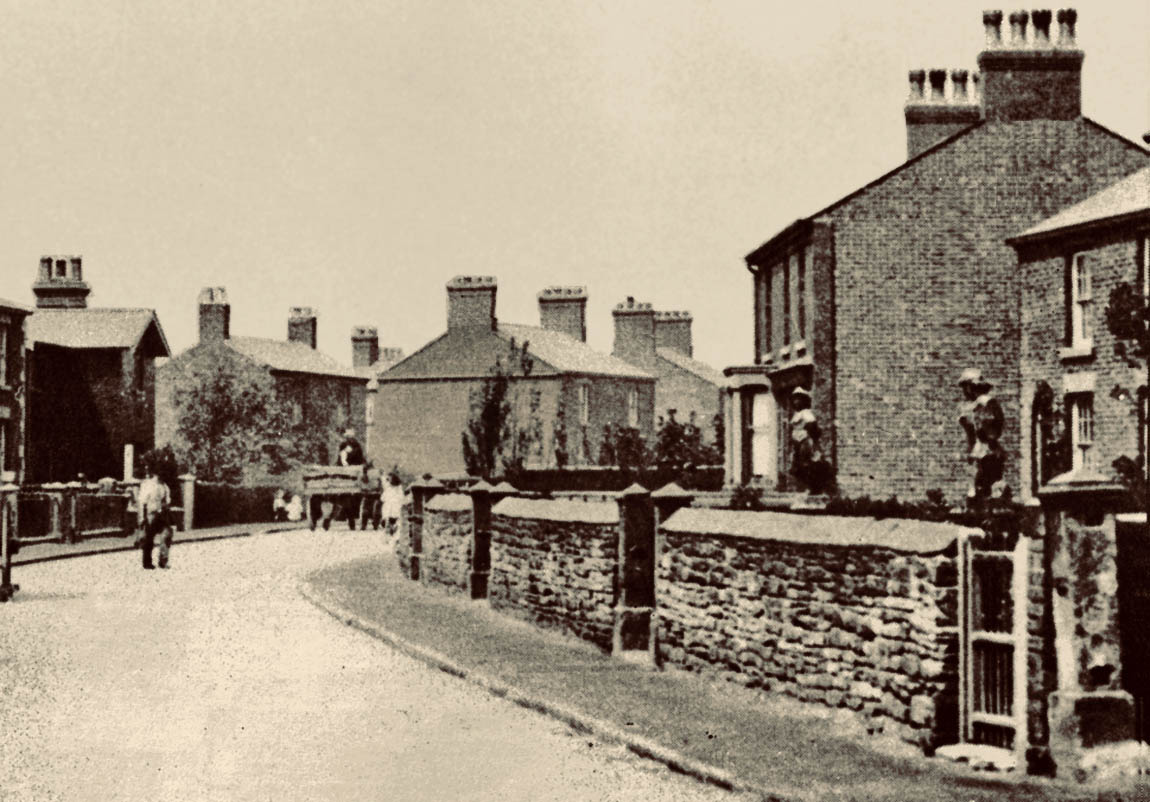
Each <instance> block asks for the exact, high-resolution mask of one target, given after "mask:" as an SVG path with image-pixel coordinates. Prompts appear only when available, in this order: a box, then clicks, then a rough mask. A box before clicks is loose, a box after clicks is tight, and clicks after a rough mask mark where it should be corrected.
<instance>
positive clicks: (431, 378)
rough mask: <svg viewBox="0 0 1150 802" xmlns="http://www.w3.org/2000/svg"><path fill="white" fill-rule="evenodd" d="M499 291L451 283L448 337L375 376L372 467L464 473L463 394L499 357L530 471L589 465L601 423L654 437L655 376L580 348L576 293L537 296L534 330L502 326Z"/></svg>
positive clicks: (472, 281) (469, 281) (473, 280)
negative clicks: (509, 376)
mask: <svg viewBox="0 0 1150 802" xmlns="http://www.w3.org/2000/svg"><path fill="white" fill-rule="evenodd" d="M496 291H497V283H496V281H495V279H494V278H491V277H486V276H458V277H456V278H454V279H452V280H451V281H449V282H448V284H447V330H446V331H445V332H444V333H443V334H442V335H441V336H439V337H437V338H436V339H434V340H432V341H431V342H430V343H428V344H427V345H425V346H423V347H422V348H420V349H419V350H418V351H416V352H415V353H413V354H411V355H410V356H408V357H407V358H406V359H403V360H401V361H400V362H399V363H397V364H396V365H394V366H393V367H391V368H390V369H388V370H386V371H384V372H383V373H380V374H379V376H378V379H377V381H378V389H377V391H376V395H377V397H376V399H375V401H374V404H373V408H374V424H373V426H372V428H371V432H370V435H369V438H368V447H367V452H368V455H369V457H370V458H371V459H372V460H373V461H375V462H376V464H379V465H384V466H388V467H390V466H392V465H398V466H400V467H401V468H402V469H404V470H406V471H409V472H412V473H424V472H431V473H459V472H462V471H464V470H465V466H464V462H463V451H462V434H463V431H464V429H465V428H466V426H467V420H468V415H469V409H470V402H469V397H470V393H471V391H472V390H473V389H475V388H478V387H480V386H481V383H482V381H483V379H484V377H485V376H487V375H488V374H489V371H490V370H491V368H492V367H493V366H494V365H495V363H496V360H502V362H503V364H505V365H507V364H508V360H509V358H510V359H511V360H512V361H513V362H514V364H513V365H512V367H514V368H515V373H516V375H515V376H514V378H513V380H512V387H513V389H512V393H511V395H512V401H513V404H514V408H515V417H516V420H517V421H518V423H519V425H520V426H521V427H522V428H523V429H524V430H528V431H530V432H531V433H532V434H531V435H530V437H529V438H528V440H529V445H528V452H527V454H526V455H525V460H526V464H528V465H529V466H539V467H550V466H554V465H557V464H558V463H559V462H561V461H563V462H565V464H567V465H581V464H594V463H595V462H596V460H597V457H598V454H599V449H600V445H601V441H602V433H603V430H604V427H605V426H606V425H607V424H611V425H612V426H613V427H620V426H625V427H630V428H635V429H638V431H639V432H640V434H641V435H642V436H643V437H645V438H650V437H651V435H652V433H653V430H654V403H655V386H654V385H655V380H654V377H653V376H652V375H651V374H650V373H648V372H647V371H644V370H641V369H639V368H637V367H635V366H634V365H632V364H629V363H628V362H625V361H623V360H622V359H619V358H618V357H616V356H611V355H608V354H602V353H599V352H597V351H595V350H593V349H592V348H590V347H588V346H587V344H586V342H585V339H586V317H585V311H586V303H587V294H586V291H585V290H584V289H583V288H582V287H557V288H548V289H545V290H544V291H543V292H541V293H540V294H539V318H540V323H541V325H540V326H524V325H517V324H509V323H503V322H501V321H499V320H498V319H497V318H496V316H495V300H496ZM512 346H514V347H515V348H517V349H522V348H524V347H526V354H525V357H524V356H522V355H519V356H514V357H512V356H511V349H512ZM557 452H558V454H557Z"/></svg>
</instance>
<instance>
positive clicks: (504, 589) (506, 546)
mask: <svg viewBox="0 0 1150 802" xmlns="http://www.w3.org/2000/svg"><path fill="white" fill-rule="evenodd" d="M618 538H619V511H618V505H617V504H616V503H614V502H583V501H556V500H529V499H521V498H507V499H504V500H503V501H500V502H499V503H498V504H496V505H495V507H494V508H493V509H492V515H491V577H490V580H489V585H488V600H489V603H490V605H491V607H492V608H493V609H496V610H499V611H501V612H504V613H508V614H510V615H514V616H515V617H517V618H522V619H525V620H528V621H532V622H534V623H537V624H540V625H542V626H546V627H549V628H553V629H558V630H561V631H564V632H568V633H570V634H573V635H576V636H578V637H580V638H582V639H584V640H587V641H590V642H592V643H594V644H596V645H598V646H600V647H602V648H605V649H609V648H610V646H611V634H612V629H613V626H614V605H615V596H616V587H615V567H616V563H617V560H618V556H617V555H618Z"/></svg>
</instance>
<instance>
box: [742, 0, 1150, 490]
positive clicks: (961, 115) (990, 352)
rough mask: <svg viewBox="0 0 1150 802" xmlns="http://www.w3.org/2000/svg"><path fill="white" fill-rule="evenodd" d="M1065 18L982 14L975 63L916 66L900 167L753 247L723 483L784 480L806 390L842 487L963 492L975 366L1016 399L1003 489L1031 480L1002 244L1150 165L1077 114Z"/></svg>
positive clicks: (1008, 417) (1015, 303) (1011, 404)
mask: <svg viewBox="0 0 1150 802" xmlns="http://www.w3.org/2000/svg"><path fill="white" fill-rule="evenodd" d="M1054 20H1055V16H1054V15H1053V14H1052V13H1051V12H1050V11H1036V12H1034V14H1033V16H1031V15H1029V14H1027V13H1026V12H1015V13H1013V14H1011V15H1010V17H1009V25H1010V27H1009V31H1008V33H1007V34H1006V36H1005V37H1004V35H1003V27H1002V26H1003V22H1004V17H1003V14H1002V12H987V13H986V14H984V16H983V22H984V25H985V30H986V40H987V45H986V48H985V50H983V52H982V53H981V54H980V55H979V56H978V65H979V70H980V73H979V74H976V75H973V76H971V75H969V74H968V72H967V71H966V70H961V69H956V70H951V71H950V72H949V73H948V72H947V71H946V70H941V69H932V70H930V71H929V73H928V72H926V71H923V70H915V71H912V72H911V73H910V98H909V100H908V101H907V103H906V106H905V110H904V112H905V118H906V135H907V159H906V161H905V162H904V163H902V164H901V165H899V166H898V167H895V168H894V169H893V170H891V171H890V172H888V173H886V174H885V175H882V176H879V177H878V178H876V179H875V180H874V181H872V182H870V183H869V184H867V185H865V186H863V187H859V188H858V189H857V190H855V191H854V192H852V193H850V194H848V195H846V196H845V197H842V198H839V199H838V200H835V201H834V202H832V203H830V204H829V205H828V206H826V207H824V208H822V209H820V210H818V211H816V212H815V213H813V214H810V215H807V216H804V217H801V218H799V219H798V220H796V221H795V222H794V223H792V224H790V225H789V226H787V227H786V228H784V229H783V230H782V231H780V232H778V233H776V234H775V235H774V236H772V237H770V238H769V239H768V240H767V241H766V242H764V243H763V244H762V245H760V246H759V247H757V248H755V249H754V250H753V251H751V252H750V253H749V254H748V255H747V256H746V266H747V269H748V270H749V271H750V273H751V276H752V288H753V290H752V291H753V293H754V308H755V341H754V362H753V363H752V364H749V365H738V366H732V367H729V368H727V369H726V370H725V373H726V374H727V376H728V378H729V380H730V382H731V385H732V386H731V389H730V390H729V392H730V393H731V398H730V400H731V403H730V404H728V410H729V411H728V413H727V416H728V417H727V425H726V432H727V448H726V452H727V465H726V476H727V480H728V483H730V484H741V483H744V482H749V483H758V484H761V485H764V486H768V487H774V486H776V485H779V484H786V483H787V481H788V475H789V472H790V470H791V466H792V461H793V450H794V443H793V441H792V440H791V438H790V436H789V423H790V419H791V413H792V409H791V406H790V405H791V399H792V394H793V390H794V389H795V388H797V387H802V388H804V389H806V390H808V391H809V392H810V395H811V408H812V410H813V412H814V415H815V417H816V418H817V420H818V422H819V426H820V428H821V433H822V439H821V443H820V446H821V450H822V452H823V453H824V454H825V455H826V457H827V459H828V460H830V463H831V465H832V467H833V469H834V472H835V475H836V478H837V484H838V487H839V488H840V489H841V491H842V492H844V493H845V494H847V495H863V494H866V495H871V496H882V497H887V496H890V495H892V494H897V495H898V496H899V497H900V498H902V499H904V500H906V499H921V498H923V497H924V495H925V494H926V493H927V491H929V490H931V489H935V488H937V489H940V490H941V491H943V493H944V494H945V496H946V497H947V498H949V499H950V500H951V501H952V502H953V501H957V500H959V499H961V498H962V497H963V496H964V495H965V493H966V490H967V486H968V481H969V480H968V478H967V476H966V466H965V462H964V460H963V459H962V451H963V435H962V432H961V430H960V429H959V426H958V423H957V417H958V412H957V407H958V405H959V403H960V401H961V395H960V393H959V389H958V386H957V382H958V379H959V376H960V375H961V373H962V371H963V370H964V369H966V368H977V369H978V370H980V371H981V373H982V375H983V376H984V377H985V378H986V379H988V380H989V381H990V382H991V383H992V385H993V393H994V394H995V396H996V397H997V398H998V399H999V401H1000V403H1001V405H1002V408H1003V412H1004V416H1005V430H1004V435H1003V439H1002V445H1003V447H1004V448H1005V450H1006V453H1007V454H1008V459H1007V465H1006V481H1007V483H1008V484H1009V485H1011V486H1012V488H1014V490H1015V492H1016V493H1017V492H1018V490H1020V489H1021V490H1022V491H1023V492H1024V493H1025V492H1026V491H1027V488H1028V484H1027V483H1025V482H1023V481H1022V477H1023V465H1022V459H1021V455H1022V451H1023V448H1022V440H1021V436H1020V431H1021V430H1022V428H1023V425H1022V417H1023V416H1022V415H1021V413H1020V401H1019V398H1020V393H1019V390H1020V359H1019V357H1020V342H1021V330H1022V319H1021V311H1020V307H1019V298H1020V293H1021V290H1022V279H1021V278H1020V275H1019V271H1018V262H1017V259H1016V257H1015V253H1014V251H1013V249H1012V248H1011V246H1010V245H1009V244H1007V242H1006V240H1007V238H1009V237H1012V236H1014V235H1016V234H1018V233H1019V232H1022V231H1025V230H1026V229H1028V228H1029V227H1030V226H1034V225H1036V224H1038V223H1039V222H1040V221H1042V220H1044V219H1046V218H1048V217H1051V216H1052V215H1054V214H1056V213H1058V212H1059V211H1061V210H1063V209H1065V208H1067V207H1068V206H1071V205H1072V204H1075V203H1077V202H1079V201H1082V200H1083V199H1085V198H1087V197H1089V196H1090V195H1092V194H1094V193H1096V192H1098V191H1099V190H1102V189H1103V188H1105V187H1107V186H1110V185H1111V184H1114V183H1116V182H1117V181H1120V180H1121V179H1123V178H1125V177H1126V176H1129V175H1131V174H1133V173H1135V172H1137V171H1138V170H1140V169H1142V168H1144V167H1146V166H1147V165H1148V164H1150V153H1148V152H1147V151H1146V150H1145V149H1144V148H1142V147H1141V146H1140V145H1138V144H1136V143H1134V142H1132V141H1129V140H1127V139H1125V138H1123V137H1122V136H1119V135H1118V134H1116V133H1114V132H1113V131H1111V130H1109V129H1108V128H1106V127H1105V126H1103V125H1101V124H1099V123H1098V122H1095V121H1094V120H1091V119H1089V118H1087V117H1085V116H1083V114H1082V80H1081V79H1082V66H1083V60H1084V54H1083V52H1082V51H1081V50H1080V49H1079V48H1078V46H1077V42H1076V39H1075V27H1076V23H1077V15H1076V14H1075V12H1074V11H1072V10H1063V11H1059V12H1058V14H1057V23H1058V31H1057V34H1056V35H1053V34H1052V32H1051V24H1052V22H1053V21H1054ZM1031 23H1033V24H1032V25H1031ZM980 86H981V88H979V87H980ZM858 124H863V123H862V121H858ZM844 158H845V154H844ZM1057 282H1058V283H1057V286H1058V287H1060V286H1061V283H1060V282H1061V279H1057Z"/></svg>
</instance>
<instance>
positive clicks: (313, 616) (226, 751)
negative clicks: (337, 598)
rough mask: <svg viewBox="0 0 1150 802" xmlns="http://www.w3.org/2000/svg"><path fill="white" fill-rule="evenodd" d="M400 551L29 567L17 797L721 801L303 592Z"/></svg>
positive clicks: (10, 684)
mask: <svg viewBox="0 0 1150 802" xmlns="http://www.w3.org/2000/svg"><path fill="white" fill-rule="evenodd" d="M386 548H388V545H387V544H386V542H385V539H384V538H383V537H382V536H381V535H379V534H377V533H374V532H372V533H359V532H356V533H350V532H346V531H343V532H332V533H326V534H325V533H318V534H317V533H308V532H291V533H280V534H268V535H256V536H253V537H250V538H243V539H238V540H225V541H215V542H209V543H197V544H187V545H184V546H177V547H176V549H174V551H173V561H174V567H173V569H172V570H170V571H160V570H156V571H144V570H142V569H141V568H140V567H139V556H138V553H137V552H130V553H117V554H106V555H100V556H94V557H85V558H80V559H74V560H64V561H59V562H51V563H43V564H38V565H30V566H22V567H19V568H18V572H17V575H16V576H15V580H16V581H17V582H18V583H19V584H20V585H21V588H22V589H21V591H20V592H19V593H17V595H16V598H15V600H14V602H12V603H9V604H5V605H0V767H2V772H3V773H2V775H0V776H2V779H0V799H3V800H22V799H27V800H37V802H39V800H54V799H60V800H71V799H75V800H97V799H98V800H149V802H151V801H152V800H197V801H198V800H213V801H214V800H221V801H222V800H228V801H229V802H230V801H231V800H277V801H279V800H325V799H331V800H499V802H515V801H516V800H524V802H526V800H726V802H730V800H731V799H733V795H731V794H729V793H727V792H725V791H722V790H721V789H718V788H714V787H710V786H705V785H702V784H700V783H698V782H696V781H694V780H692V779H690V778H687V777H683V776H681V775H676V774H673V773H671V772H670V771H668V770H667V769H666V768H664V767H663V766H661V765H659V764H655V763H652V762H648V761H644V760H642V759H640V758H637V757H634V756H633V755H631V754H630V753H628V752H627V751H626V750H624V749H623V748H622V747H619V746H614V745H610V744H604V743H601V742H597V741H594V740H591V739H589V738H588V737H586V736H583V735H579V734H577V733H574V732H573V731H571V730H569V729H568V728H566V727H564V726H563V725H561V724H559V723H557V722H555V721H553V720H551V719H549V718H546V717H544V716H542V715H540V714H538V713H534V712H531V711H528V710H525V709H522V708H519V707H516V706H514V705H513V704H511V703H509V702H507V701H506V700H503V699H499V698H496V697H492V696H490V695H488V694H486V693H485V692H483V691H481V690H479V689H478V688H475V687H473V686H471V685H468V684H467V683H466V682H463V681H461V680H458V679H455V678H453V677H450V676H448V675H446V674H443V673H441V672H438V671H436V670H434V669H430V668H428V667H427V666H425V665H423V664H422V663H419V662H417V661H415V660H413V659H411V658H409V657H407V656H405V655H403V654H400V653H398V652H396V651H394V650H392V649H390V648H389V647H387V646H385V645H384V644H382V643H380V642H378V641H376V640H374V639H372V638H370V637H368V636H366V635H364V634H363V633H361V632H359V631H357V630H353V629H350V628H348V627H346V626H343V625H342V624H340V623H339V622H338V621H336V620H335V619H333V618H331V617H330V616H328V615H327V614H325V613H322V612H320V611H319V610H317V609H316V608H314V607H313V606H312V605H310V604H309V603H308V602H306V601H304V600H303V599H302V598H301V597H300V596H299V594H298V592H297V590H296V582H297V578H298V577H299V576H300V575H301V574H303V573H307V572H308V571H310V570H313V569H315V568H319V567H322V566H324V565H328V564H331V563H336V562H342V561H344V560H350V559H354V558H356V557H361V556H366V555H369V554H372V553H377V552H379V551H380V550H381V549H386Z"/></svg>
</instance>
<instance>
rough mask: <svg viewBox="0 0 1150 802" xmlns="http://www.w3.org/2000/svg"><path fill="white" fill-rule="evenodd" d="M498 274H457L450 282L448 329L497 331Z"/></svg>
mask: <svg viewBox="0 0 1150 802" xmlns="http://www.w3.org/2000/svg"><path fill="white" fill-rule="evenodd" d="M497 287H498V284H497V282H496V281H495V277H494V276H456V277H455V278H453V279H452V280H451V281H449V282H447V330H448V331H452V330H454V329H475V328H479V329H484V330H487V331H495V291H496V289H497Z"/></svg>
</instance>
